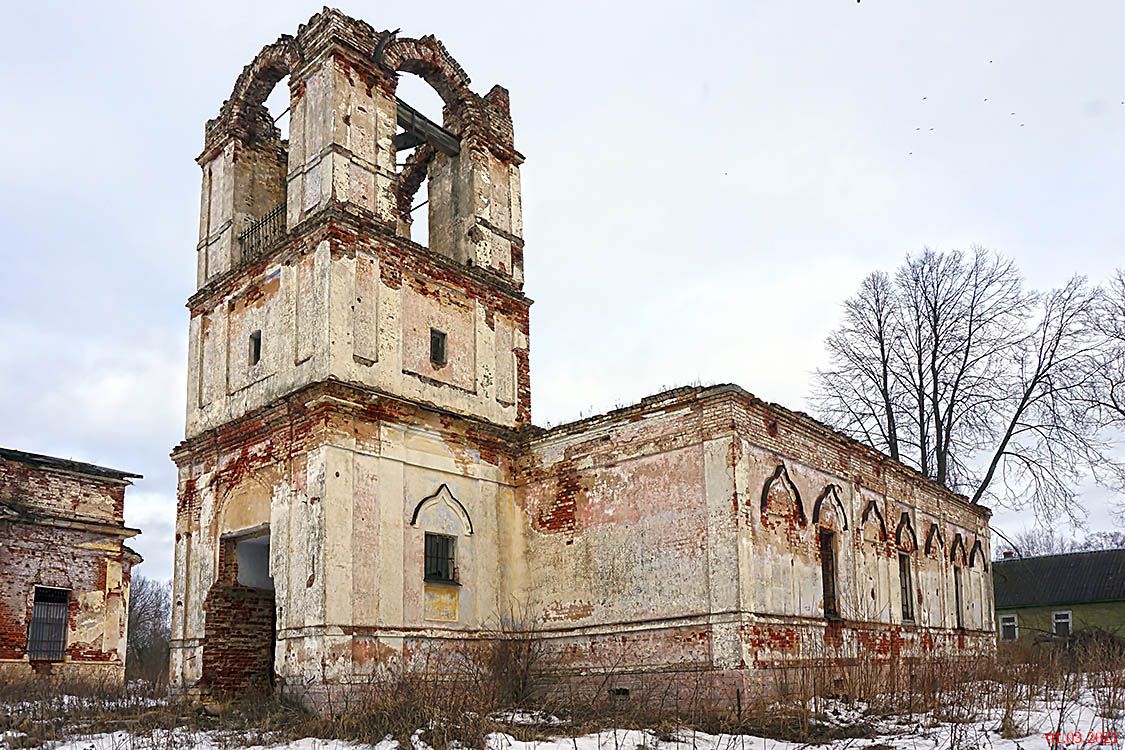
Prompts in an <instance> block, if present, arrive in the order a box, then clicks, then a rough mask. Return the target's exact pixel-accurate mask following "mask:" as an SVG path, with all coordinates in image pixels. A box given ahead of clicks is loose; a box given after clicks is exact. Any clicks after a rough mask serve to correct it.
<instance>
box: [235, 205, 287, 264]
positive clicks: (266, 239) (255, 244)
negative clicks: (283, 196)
mask: <svg viewBox="0 0 1125 750" xmlns="http://www.w3.org/2000/svg"><path fill="white" fill-rule="evenodd" d="M283 236H285V204H284V203H282V204H280V205H277V206H274V207H273V208H271V209H270V210H269V211H268V212H267V213H266V215H265V216H263V217H262V218H260V219H258V220H257V221H255V222H254V223H253V224H251V225H250V226H248V227H246V229H244V230H243V231H242V234H240V235H238V244H239V245H240V246H241V247H242V260H243V261H248V260H253V259H255V258H257V257H258V256H259V255H261V254H262V253H264V252H265V251H266V250H268V249H269V248H270V247H271V246H272V245H273V244H274V242H276V241H277V240H278V239H279V238H281V237H283Z"/></svg>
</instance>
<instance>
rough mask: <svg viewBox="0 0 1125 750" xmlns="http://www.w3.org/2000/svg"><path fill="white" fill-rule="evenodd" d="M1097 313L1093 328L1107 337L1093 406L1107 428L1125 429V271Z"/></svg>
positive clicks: (1120, 272) (1112, 281)
mask: <svg viewBox="0 0 1125 750" xmlns="http://www.w3.org/2000/svg"><path fill="white" fill-rule="evenodd" d="M1099 303H1100V304H1098V306H1097V307H1096V308H1095V310H1094V318H1093V321H1092V325H1093V326H1094V327H1095V328H1096V329H1097V330H1098V331H1099V332H1100V333H1101V334H1102V335H1103V336H1104V337H1105V339H1106V346H1105V350H1104V352H1103V356H1102V357H1101V358H1100V359H1099V361H1098V363H1097V369H1096V370H1095V378H1094V381H1093V383H1094V388H1093V390H1092V395H1091V405H1092V406H1094V407H1096V408H1097V409H1098V410H1099V411H1100V413H1101V416H1102V418H1103V419H1104V421H1105V423H1106V425H1107V426H1111V427H1116V428H1118V429H1125V270H1118V271H1117V273H1116V274H1115V275H1114V277H1113V278H1112V279H1110V281H1109V283H1108V284H1106V288H1105V291H1104V294H1103V295H1102V297H1101V299H1100V300H1099Z"/></svg>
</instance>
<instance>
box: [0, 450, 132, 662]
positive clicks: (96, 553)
mask: <svg viewBox="0 0 1125 750" xmlns="http://www.w3.org/2000/svg"><path fill="white" fill-rule="evenodd" d="M139 478H140V475H138V474H130V473H129V472H126V471H118V470H116V469H107V468H105V467H104V466H94V465H93V464H87V463H81V462H78V461H69V460H66V459H62V458H55V457H53V456H43V455H40V454H37V453H24V452H23V451H16V450H10V449H7V448H0V679H5V680H13V679H18V678H21V677H26V676H29V675H32V674H35V673H39V674H51V675H56V676H60V677H63V678H79V679H88V680H92V681H97V682H101V683H106V682H109V683H113V682H118V683H123V682H124V680H125V643H126V636H127V632H126V629H127V627H128V611H129V576H130V573H131V571H132V568H133V566H134V565H136V564H137V563H139V562H140V561H141V558H140V556H139V555H137V553H135V552H133V551H132V550H130V549H129V548H128V547H126V546H125V541H126V540H127V539H129V538H130V537H133V536H136V535H137V534H138V533H139V532H138V531H137V530H136V529H130V528H128V527H126V526H125V522H124V507H125V488H126V487H128V486H129V485H130V484H131V480H133V479H139Z"/></svg>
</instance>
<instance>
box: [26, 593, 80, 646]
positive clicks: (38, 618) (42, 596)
mask: <svg viewBox="0 0 1125 750" xmlns="http://www.w3.org/2000/svg"><path fill="white" fill-rule="evenodd" d="M69 603H70V592H69V591H67V590H66V589H54V588H46V587H44V586H36V587H35V603H34V604H33V606H32V610H31V624H30V625H29V626H28V629H27V656H28V658H29V659H31V660H33V661H62V660H63V657H65V656H66V610H67V605H68V604H69Z"/></svg>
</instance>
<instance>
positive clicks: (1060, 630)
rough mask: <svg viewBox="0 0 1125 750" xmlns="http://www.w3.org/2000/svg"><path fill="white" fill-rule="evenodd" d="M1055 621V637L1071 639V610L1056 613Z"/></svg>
mask: <svg viewBox="0 0 1125 750" xmlns="http://www.w3.org/2000/svg"><path fill="white" fill-rule="evenodd" d="M1053 618H1054V621H1055V635H1056V636H1058V637H1059V638H1069V637H1070V610H1067V611H1065V612H1055V613H1054V615H1053Z"/></svg>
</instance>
